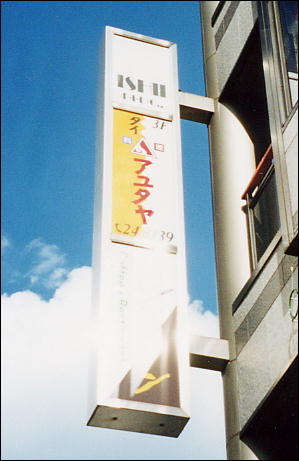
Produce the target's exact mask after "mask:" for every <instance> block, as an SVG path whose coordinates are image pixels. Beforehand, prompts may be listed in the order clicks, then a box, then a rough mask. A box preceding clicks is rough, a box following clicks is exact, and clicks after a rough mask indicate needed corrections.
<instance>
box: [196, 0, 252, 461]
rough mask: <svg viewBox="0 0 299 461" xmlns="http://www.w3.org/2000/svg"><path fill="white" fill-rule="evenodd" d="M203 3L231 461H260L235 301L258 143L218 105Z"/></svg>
mask: <svg viewBox="0 0 299 461" xmlns="http://www.w3.org/2000/svg"><path fill="white" fill-rule="evenodd" d="M200 3H201V16H202V34H203V49H204V63H205V78H206V89H207V96H208V97H210V98H214V100H215V113H214V115H213V116H212V118H211V122H210V124H209V140H210V164H211V179H212V197H213V215H214V239H215V253H216V272H217V290H218V310H219V319H220V337H221V338H222V339H227V340H228V341H229V345H230V356H231V357H232V361H231V362H230V363H229V364H228V365H227V367H226V370H225V372H224V373H223V375H222V376H223V392H224V406H225V422H226V443H227V456H228V459H234V460H237V459H243V460H245V459H257V458H256V457H255V456H254V454H253V453H252V452H251V451H250V450H249V449H248V448H247V447H246V446H245V445H244V444H243V443H242V442H241V441H240V438H239V433H240V422H239V405H238V382H237V363H236V351H235V338H234V329H233V315H232V303H233V301H234V299H235V298H236V296H237V294H238V293H239V291H240V289H241V288H242V287H243V285H244V284H245V282H246V281H247V280H248V278H249V276H250V259H249V248H248V237H247V227H246V216H245V213H244V212H243V211H242V206H244V201H242V200H241V195H242V193H243V192H244V190H245V187H246V185H247V184H248V182H249V180H250V177H251V175H252V173H253V171H254V170H255V161H254V149H253V144H252V142H251V140H250V138H249V137H248V135H247V133H246V131H245V129H244V127H243V126H242V124H241V123H240V121H239V120H238V119H237V118H236V117H235V116H234V115H233V114H232V113H231V112H230V110H228V109H227V108H226V107H225V106H224V105H223V104H221V103H219V87H218V80H217V63H216V49H215V40H214V31H213V29H212V27H211V16H212V12H213V11H214V10H215V6H217V4H218V2H214V1H209V2H207V1H205V2H200Z"/></svg>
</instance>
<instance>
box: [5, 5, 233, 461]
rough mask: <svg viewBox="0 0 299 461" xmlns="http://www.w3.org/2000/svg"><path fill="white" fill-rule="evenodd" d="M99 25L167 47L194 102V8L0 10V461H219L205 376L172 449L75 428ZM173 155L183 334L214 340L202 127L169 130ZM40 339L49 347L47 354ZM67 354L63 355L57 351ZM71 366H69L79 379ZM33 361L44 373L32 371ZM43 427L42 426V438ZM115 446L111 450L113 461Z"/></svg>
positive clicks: (197, 51)
mask: <svg viewBox="0 0 299 461" xmlns="http://www.w3.org/2000/svg"><path fill="white" fill-rule="evenodd" d="M105 25H110V26H113V27H118V28H122V29H125V30H128V31H131V32H137V33H142V34H144V35H148V36H152V37H156V38H161V39H165V40H169V41H171V42H174V43H176V44H177V45H178V62H179V81H180V89H181V90H182V91H186V92H191V93H196V94H201V95H204V94H205V87H204V77H203V68H202V50H201V35H200V14H199V2H193V1H182V2H181V1H174V2H170V1H154V2H151V1H132V2H127V1H111V2H109V1H108V2H106V1H93V2H89V1H84V2H81V1H75V2H73V1H67V2H64V1H59V2H58V1H50V2H48V1H42V2H40V1H29V2H27V1H17V2H15V1H4V2H2V64H3V66H2V238H1V247H2V280H1V282H2V294H3V296H2V300H3V315H4V319H5V320H6V321H5V323H4V325H5V327H4V338H6V340H5V347H4V354H5V357H6V358H4V365H3V367H4V370H5V371H6V378H5V380H4V391H6V393H5V392H4V397H3V400H4V407H5V408H4V410H3V411H4V417H5V419H4V421H3V424H4V434H5V437H3V439H2V443H3V450H4V451H3V455H4V457H3V459H225V450H224V429H223V410H222V400H221V399H222V390H221V382H220V377H219V376H218V374H217V373H215V372H204V371H202V370H190V373H191V375H192V389H191V390H192V392H193V394H192V402H193V404H192V405H193V408H194V417H193V419H191V421H190V422H189V423H188V425H187V427H186V429H185V431H184V433H183V434H182V435H181V436H180V438H179V439H178V440H176V441H173V440H171V441H170V440H169V439H168V440H165V439H163V440H162V439H161V437H157V436H147V435H144V434H128V433H124V432H120V431H108V430H104V429H102V430H101V429H96V428H86V427H84V425H85V421H86V415H85V414H84V415H83V416H82V417H81V413H80V412H81V410H82V408H83V407H84V402H85V397H83V398H82V402H80V401H79V400H80V397H79V396H80V395H82V394H83V395H84V392H85V391H84V389H85V385H86V382H85V378H86V376H87V370H86V368H85V367H86V355H85V349H86V343H87V342H88V341H87V336H88V334H87V326H84V328H83V327H82V325H85V323H84V322H85V316H86V310H87V309H88V302H89V287H90V277H91V270H90V266H91V248H92V224H93V216H92V212H93V193H94V190H93V181H94V158H95V140H96V132H95V128H96V110H97V107H96V95H97V79H98V70H99V65H100V63H99V59H98V58H99V56H98V49H99V42H100V39H101V36H102V34H103V29H104V27H105ZM182 151H183V168H184V171H183V174H184V199H185V220H186V240H187V242H186V245H187V271H188V289H189V297H190V312H191V314H190V315H191V316H192V329H193V330H195V331H196V333H197V334H204V335H207V336H215V335H217V328H218V326H217V302H216V287H215V267H214V248H213V226H212V212H211V196H210V177H209V175H210V173H209V158H208V157H209V153H208V140H207V127H206V126H204V125H200V124H196V123H192V122H187V121H182ZM79 300H80V303H79ZM73 313H75V315H74V314H73ZM73 317H74V318H73ZM45 318H47V319H48V322H49V323H48V325H51V326H52V327H53V330H50V331H49V328H48V327H47V324H45ZM76 322H77V323H76ZM70 323H71V324H72V326H73V328H72V330H71V332H70V330H69V329H68V325H69V324H70ZM80 326H81V327H80ZM195 331H194V332H195ZM78 332H79V334H78ZM78 338H79V339H78ZM53 341H54V342H55V341H56V342H57V344H60V348H59V349H57V351H56V349H55V348H54V349H52V343H53ZM72 342H76V345H74V347H73V349H71V350H68V347H69V344H70V343H72ZM79 346H80V347H79ZM76 348H77V349H76ZM79 349H80V350H79ZM81 349H82V350H84V352H83V351H82V350H81ZM55 354H56V355H55ZM74 354H76V356H79V357H80V363H81V365H82V370H83V371H82V375H81V374H80V373H79V375H80V376H79V377H78V370H77V368H76V365H75V364H76V361H75V359H74ZM43 357H47V358H48V361H49V363H50V364H52V365H50V366H49V367H45V366H44V358H43ZM62 357H65V358H66V360H67V361H68V363H69V365H68V366H69V368H70V365H71V364H72V365H73V367H72V368H70V370H69V372H68V374H67V376H66V375H65V374H64V372H63V368H64V363H63V361H62ZM54 358H55V360H54ZM52 362H53V363H52ZM24 364H27V368H26V369H25V368H24V366H25V365H24ZM68 366H67V367H66V368H67V369H68ZM59 367H60V368H59ZM28 369H29V370H31V372H30V373H29V372H28V373H27V370H28ZM58 369H59V373H61V378H59V379H61V389H60V388H59V386H58V382H56V381H57V379H58V378H57V376H58ZM216 375H217V376H216ZM59 376H60V375H59ZM71 376H72V377H73V378H74V380H75V381H76V382H77V387H76V386H75V388H76V389H77V392H78V393H77V394H76V395H75V390H73V393H74V396H73V398H74V401H75V402H76V404H74V405H73V403H72V401H71V400H67V399H63V398H62V396H63V395H65V394H64V393H65V392H66V393H67V389H68V385H69V384H70V377H71ZM16 378H17V379H16ZM46 378H47V379H46ZM16 381H18V382H19V385H20V386H21V387H20V388H21V389H22V392H20V388H18V387H17V386H16V384H15V383H16ZM49 381H50V382H51V390H50V389H49ZM33 382H35V383H40V385H41V388H44V389H47V391H48V392H50V395H51V399H52V400H53V401H56V397H57V402H60V403H61V402H63V403H61V408H64V409H65V411H63V414H64V419H63V418H62V416H61V414H59V411H58V409H57V414H56V413H55V412H54V410H53V405H52V406H49V399H48V401H47V402H46V400H47V399H46V398H44V397H45V395H44V394H43V393H42V390H41V388H40V389H39V390H38V392H36V393H33V391H32V389H33V388H34V386H33V385H32V383H33ZM53 384H54V386H52V385H53ZM56 385H57V388H56ZM70 386H71V384H70ZM52 387H54V389H53V388H52ZM209 389H210V390H209ZM211 389H213V390H214V391H213V392H212V391H211ZM208 390H209V392H208V393H206V394H205V392H207V391H208ZM44 392H45V391H44ZM48 392H47V393H46V395H48ZM194 394H195V395H194ZM199 394H200V395H199ZM16 396H17V397H16ZM21 397H22V398H21ZM24 397H25V398H24ZM66 400H67V402H68V405H69V406H68V405H67V404H66ZM207 402H210V406H207ZM26 405H27V406H26ZM63 405H66V406H65V407H64V406H63ZM76 405H77V406H76ZM80 405H81V406H82V408H81V406H80ZM57 406H59V405H57ZM70 407H71V408H72V410H71V411H70V414H72V412H74V414H76V418H77V420H78V423H77V426H76V428H74V427H73V426H72V424H73V423H72V422H70V421H68V420H67V418H65V414H66V413H67V410H66V409H69V408H70ZM79 407H80V408H79ZM18 408H19V410H18ZM20 408H22V409H23V411H24V413H30V412H31V416H32V415H33V416H32V417H29V416H28V417H27V418H28V419H27V423H26V427H25V426H24V427H23V428H21V429H20V428H19V427H18V431H19V439H20V440H19V441H18V440H16V438H15V430H16V427H15V426H14V422H15V423H16V424H17V420H18V411H20ZM202 408H204V409H205V412H204V413H203V412H202ZM38 409H40V410H38ZM75 409H77V410H76V411H77V413H76V411H75ZM195 409H197V410H195ZM82 411H83V410H82ZM54 413H55V414H54ZM34 415H35V416H34ZM45 420H48V421H49V424H48V425H47V426H45V427H44V428H43V425H42V423H41V421H43V422H45ZM58 420H59V421H60V424H61V425H62V426H63V427H62V428H61V430H60V431H58V430H57V427H56V423H57V421H58ZM5 421H6V425H5ZM62 421H63V422H62ZM80 425H82V427H83V429H82V431H81V432H80V427H81V426H80ZM70 426H71V429H70V430H67V428H69V427H70ZM203 426H204V427H203ZM209 428H210V429H209ZM64 431H65V432H64ZM72 431H73V432H72ZM76 431H77V432H76ZM212 431H213V433H212ZM207 432H209V435H208V433H207ZM61 434H64V438H63V440H62V435H61ZM200 434H202V435H203V437H202V438H200ZM204 434H205V435H204ZM217 434H218V435H217ZM216 435H217V441H215V436H216ZM36 436H38V439H39V441H38V442H37V439H36ZM72 437H73V438H72ZM80 437H81V439H80ZM75 441H76V442H75ZM118 443H123V445H122V447H123V448H122V449H121V450H119V448H118ZM109 447H110V448H109ZM147 447H148V450H149V452H147V453H146V452H145V451H146V448H147ZM76 450H77V451H76ZM117 450H119V451H117ZM108 455H109V456H110V458H109V457H107V456H108ZM123 456H126V457H123Z"/></svg>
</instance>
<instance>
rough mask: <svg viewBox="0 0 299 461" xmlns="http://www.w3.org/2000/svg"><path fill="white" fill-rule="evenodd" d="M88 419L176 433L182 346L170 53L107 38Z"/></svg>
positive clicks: (177, 148)
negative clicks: (89, 412)
mask: <svg viewBox="0 0 299 461" xmlns="http://www.w3.org/2000/svg"><path fill="white" fill-rule="evenodd" d="M104 56H105V58H104V60H105V73H104V82H103V87H104V96H103V101H102V102H101V103H100V104H101V109H102V112H100V117H99V133H100V134H99V142H98V144H99V146H98V161H97V166H96V197H95V225H94V248H93V311H94V319H93V322H94V323H93V325H94V354H93V363H92V371H93V373H94V376H93V377H92V378H91V380H92V382H91V387H93V393H92V395H91V400H92V401H91V417H90V419H89V422H88V424H89V425H92V426H98V427H111V428H115V429H124V430H130V431H139V432H147V433H153V434H160V435H167V436H172V437H177V436H178V435H179V434H180V432H181V430H182V429H183V427H184V426H185V424H186V423H187V421H188V419H189V416H188V379H187V377H188V367H189V340H188V334H187V328H186V316H187V313H186V308H187V290H186V269H185V242H184V214H183V196H182V167H181V143H180V123H179V122H180V121H179V103H178V83H177V64H176V46H175V45H174V44H172V43H169V42H166V41H163V40H156V39H153V38H149V37H144V36H141V35H138V34H132V33H129V32H126V31H122V30H119V29H114V28H111V27H107V28H106V33H105V52H104Z"/></svg>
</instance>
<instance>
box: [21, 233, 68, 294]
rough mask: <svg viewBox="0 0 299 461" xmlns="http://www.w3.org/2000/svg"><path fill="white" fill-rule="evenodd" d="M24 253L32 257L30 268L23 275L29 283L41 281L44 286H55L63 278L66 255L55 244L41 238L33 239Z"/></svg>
mask: <svg viewBox="0 0 299 461" xmlns="http://www.w3.org/2000/svg"><path fill="white" fill-rule="evenodd" d="M24 254H25V255H30V256H31V258H32V259H33V263H31V268H30V269H29V271H27V273H26V275H25V277H26V278H29V280H30V283H31V285H34V284H36V283H41V284H42V285H44V286H45V287H46V288H57V287H58V286H59V285H61V283H62V282H63V281H64V280H65V278H66V276H67V273H68V271H67V269H66V268H65V267H64V266H65V263H66V257H65V255H64V254H62V253H61V252H60V250H59V248H58V246H57V245H53V244H48V243H44V242H43V241H42V240H41V239H39V238H38V239H34V240H32V241H31V242H30V243H28V245H26V247H25V250H24Z"/></svg>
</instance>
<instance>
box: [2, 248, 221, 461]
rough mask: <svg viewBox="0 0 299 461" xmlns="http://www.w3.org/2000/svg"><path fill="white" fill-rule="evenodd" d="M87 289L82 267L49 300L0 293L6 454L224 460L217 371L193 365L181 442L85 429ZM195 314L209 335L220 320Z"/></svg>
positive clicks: (198, 310)
mask: <svg viewBox="0 0 299 461" xmlns="http://www.w3.org/2000/svg"><path fill="white" fill-rule="evenodd" d="M32 247H34V248H42V247H41V246H40V245H39V243H38V242H36V243H35V244H34V245H32ZM52 250H53V248H52V249H50V254H52V253H51V252H52ZM53 251H54V250H53ZM54 253H55V251H54ZM52 273H53V274H54V271H52ZM64 275H65V274H64ZM53 277H54V279H55V276H54V275H53ZM58 279H59V273H57V280H58ZM90 292H91V269H90V268H89V267H81V268H79V269H75V270H73V271H71V272H70V273H69V274H68V278H67V280H66V281H64V282H63V283H62V284H61V285H60V286H59V287H58V288H57V289H56V291H55V294H54V296H53V297H52V298H51V299H50V300H49V301H44V300H42V299H41V298H40V297H39V296H38V295H37V294H35V293H33V292H32V291H29V290H27V291H22V292H17V293H14V294H12V295H10V296H8V295H3V296H2V330H3V331H2V362H1V363H2V399H3V400H2V428H3V429H2V456H3V459H7V460H9V459H11V460H12V459H19V460H22V459H28V460H29V459H30V460H35V459H36V460H37V459H43V460H52V459H53V460H54V459H59V460H62V459H67V460H68V459H82V460H84V459H86V460H87V459H88V460H92V459H94V460H99V459H106V460H108V459H130V460H133V459H226V455H225V450H224V423H223V410H222V390H221V382H220V380H221V377H220V376H219V374H218V373H217V372H209V371H206V370H198V369H191V368H190V376H191V391H192V395H191V402H192V418H191V420H190V422H189V423H188V424H187V426H186V428H185V429H184V431H183V432H182V434H181V435H180V437H179V438H178V439H172V438H168V437H165V438H164V437H158V436H150V435H147V434H135V433H131V432H125V431H113V430H108V429H99V428H93V427H87V426H86V422H87V419H88V416H89V415H88V414H87V388H88V364H89V341H90V324H89V315H90V307H89V306H90ZM191 312H192V316H193V320H194V319H195V318H196V315H198V318H199V319H197V320H198V324H199V325H201V327H200V328H201V331H202V333H205V335H211V332H212V328H214V327H215V326H212V325H214V322H216V321H217V317H216V316H214V315H213V314H212V313H210V314H212V315H210V314H209V313H207V311H204V309H203V306H202V303H201V302H199V301H197V302H195V301H194V302H193V303H192V306H191ZM204 325H205V326H206V328H207V331H205V330H204ZM107 353H109V351H107Z"/></svg>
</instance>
